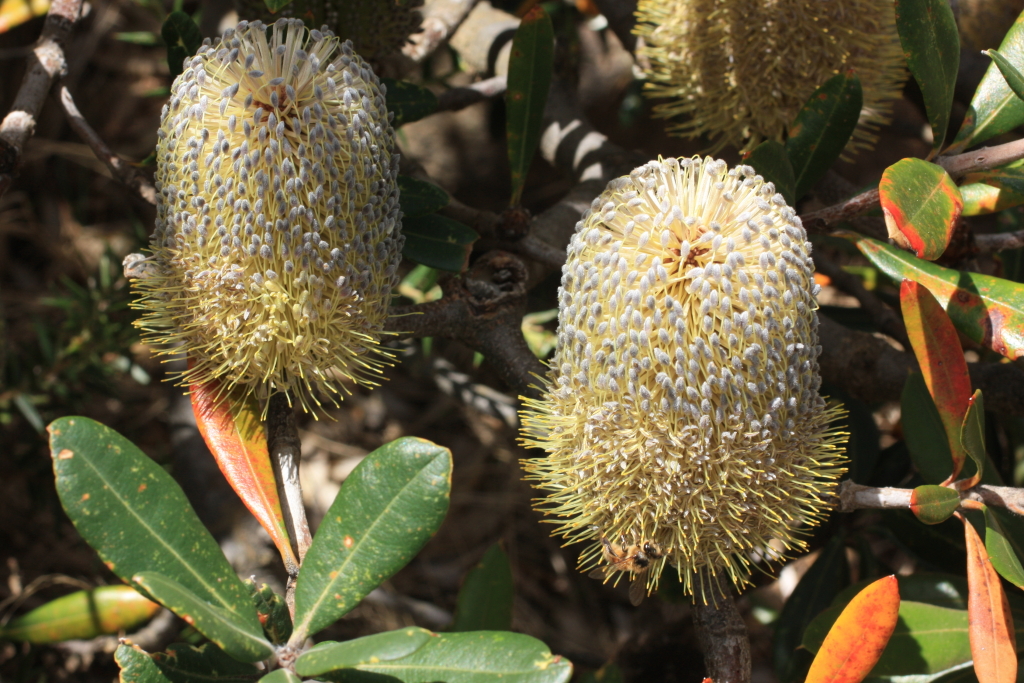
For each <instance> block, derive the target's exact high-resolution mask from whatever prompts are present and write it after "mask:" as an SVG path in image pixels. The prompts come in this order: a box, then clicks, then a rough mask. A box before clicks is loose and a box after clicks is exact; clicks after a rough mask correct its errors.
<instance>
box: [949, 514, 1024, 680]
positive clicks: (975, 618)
mask: <svg viewBox="0 0 1024 683" xmlns="http://www.w3.org/2000/svg"><path fill="white" fill-rule="evenodd" d="M961 519H962V520H963V523H964V536H965V539H966V541H967V618H968V623H969V626H968V632H969V634H970V637H971V654H972V655H973V656H974V673H975V674H976V675H977V676H978V681H979V683H1014V681H1016V680H1017V634H1016V632H1015V630H1014V627H1013V617H1012V616H1011V614H1010V603H1009V601H1008V600H1007V599H1006V593H1005V592H1004V591H1003V585H1002V584H1001V583H1000V582H999V574H997V573H996V570H995V568H994V567H993V566H992V563H991V562H990V561H989V559H988V551H987V550H985V544H984V543H982V542H981V538H979V536H978V532H977V531H975V530H974V526H973V525H972V524H971V523H970V522H969V521H967V518H966V517H961Z"/></svg>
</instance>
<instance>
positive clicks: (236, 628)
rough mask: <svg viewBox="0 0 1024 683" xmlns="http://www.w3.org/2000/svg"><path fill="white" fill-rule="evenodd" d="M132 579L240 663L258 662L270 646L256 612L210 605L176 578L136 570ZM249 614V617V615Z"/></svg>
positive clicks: (271, 650)
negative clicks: (231, 610) (232, 610)
mask: <svg viewBox="0 0 1024 683" xmlns="http://www.w3.org/2000/svg"><path fill="white" fill-rule="evenodd" d="M132 582H133V583H135V584H137V585H139V586H141V587H142V589H143V590H145V591H146V592H147V593H149V594H150V595H152V596H153V597H154V598H155V599H156V601H157V602H159V603H160V604H161V605H163V606H164V607H166V608H167V609H169V610H171V611H172V612H174V613H175V614H177V615H178V616H179V617H181V618H182V619H184V620H185V622H186V623H187V624H189V625H190V626H193V627H194V628H195V629H196V630H197V631H199V632H200V633H202V634H203V635H204V636H206V637H207V638H209V639H210V640H212V641H213V642H214V643H216V644H217V646H218V647H220V649H222V650H224V652H226V653H227V654H228V655H230V656H231V657H232V658H234V659H237V660H238V661H240V662H258V661H260V660H261V659H266V658H267V657H269V656H270V655H271V654H273V652H274V649H273V647H272V646H271V645H270V643H269V642H267V640H266V639H265V638H264V637H263V629H262V628H261V627H260V622H259V620H258V619H257V618H256V611H255V610H253V611H252V613H251V614H246V615H239V614H236V613H234V612H230V611H228V610H226V609H222V608H220V607H217V606H216V605H211V604H210V603H208V602H207V601H205V600H203V599H202V598H200V597H199V596H198V595H196V594H195V593H193V592H192V591H190V590H188V589H187V588H185V587H184V586H182V585H181V584H180V583H178V582H177V581H175V580H173V579H171V578H168V577H166V576H162V575H160V574H157V573H155V572H140V573H138V574H136V575H135V576H134V577H132ZM250 617H251V618H250Z"/></svg>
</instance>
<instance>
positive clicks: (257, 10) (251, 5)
mask: <svg viewBox="0 0 1024 683" xmlns="http://www.w3.org/2000/svg"><path fill="white" fill-rule="evenodd" d="M237 5H238V13H239V15H240V16H243V17H247V18H258V19H263V20H264V21H274V20H275V19H276V18H278V17H280V16H285V17H300V18H303V19H306V20H307V21H308V22H309V23H310V24H312V25H316V26H319V25H320V24H324V25H326V26H327V28H328V29H330V30H331V31H333V32H334V33H336V34H337V35H338V36H340V37H341V38H342V39H345V40H351V41H352V47H353V49H354V50H355V51H356V52H358V53H359V54H360V55H361V56H362V57H363V58H364V59H366V60H367V61H369V62H370V63H371V64H375V65H376V64H379V63H380V62H381V60H384V59H386V58H387V57H388V56H390V55H393V54H395V53H397V52H398V51H399V50H401V48H402V45H404V44H405V43H406V41H407V40H408V39H409V36H411V35H412V34H413V33H415V32H417V31H419V29H420V21H421V20H422V16H421V15H420V12H419V9H418V8H419V7H420V6H421V5H423V0H292V2H290V3H289V4H288V5H286V6H285V7H284V8H282V9H281V10H280V12H279V13H278V14H276V15H275V14H273V13H271V12H270V10H268V9H267V5H266V3H265V2H264V1H263V0H237Z"/></svg>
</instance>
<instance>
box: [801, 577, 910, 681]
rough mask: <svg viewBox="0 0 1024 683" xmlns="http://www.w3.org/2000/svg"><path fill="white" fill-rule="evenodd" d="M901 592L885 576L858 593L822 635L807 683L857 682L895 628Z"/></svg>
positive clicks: (867, 669) (883, 647) (863, 675)
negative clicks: (822, 638) (826, 632)
mask: <svg viewBox="0 0 1024 683" xmlns="http://www.w3.org/2000/svg"><path fill="white" fill-rule="evenodd" d="M899 611H900V589H899V584H898V583H897V582H896V577H895V576H886V577H885V578H881V579H879V580H878V581H875V582H874V583H872V584H870V585H868V586H867V587H866V588H864V590H862V591H861V592H860V593H858V594H857V597H855V598H854V599H853V600H851V601H850V604H848V605H847V606H846V609H844V610H843V613H842V614H840V615H839V618H838V619H837V620H836V623H835V624H833V625H832V629H831V630H830V631H829V632H828V635H827V636H825V641H824V642H823V643H822V644H821V649H819V650H818V654H817V656H815V658H814V661H813V662H812V663H811V669H810V671H808V672H807V680H806V683H860V681H862V680H864V678H865V677H866V676H867V675H868V673H870V671H871V669H872V668H873V667H874V666H875V663H876V662H878V658H879V657H881V656H882V652H883V651H884V650H885V646H886V644H887V643H888V642H889V637H890V636H892V632H893V631H894V630H895V629H896V620H897V618H898V617H899Z"/></svg>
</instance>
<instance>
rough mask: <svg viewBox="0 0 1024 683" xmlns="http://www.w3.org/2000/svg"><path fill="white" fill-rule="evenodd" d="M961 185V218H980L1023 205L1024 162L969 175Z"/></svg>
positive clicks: (962, 180)
mask: <svg viewBox="0 0 1024 683" xmlns="http://www.w3.org/2000/svg"><path fill="white" fill-rule="evenodd" d="M960 182H961V184H960V196H961V197H962V198H963V200H964V210H963V215H964V216H981V215H984V214H988V213H995V212H997V211H1003V210H1005V209H1011V208H1013V207H1015V206H1019V205H1021V204H1024V161H1015V162H1013V163H1010V164H1007V165H1006V166H1002V167H1000V168H995V169H992V170H989V171H982V172H980V173H968V174H967V175H965V176H964V177H963V178H962V179H961V181H960Z"/></svg>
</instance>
